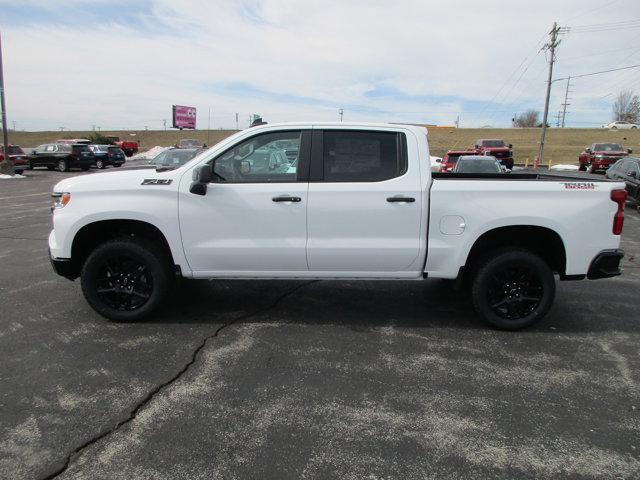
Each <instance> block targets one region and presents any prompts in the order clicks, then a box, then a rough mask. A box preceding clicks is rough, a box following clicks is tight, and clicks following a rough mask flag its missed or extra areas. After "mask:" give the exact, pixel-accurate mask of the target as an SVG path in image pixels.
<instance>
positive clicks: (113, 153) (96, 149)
mask: <svg viewBox="0 0 640 480" xmlns="http://www.w3.org/2000/svg"><path fill="white" fill-rule="evenodd" d="M89 150H91V151H92V152H93V163H94V165H95V166H96V167H97V168H99V169H103V168H105V167H106V166H107V165H113V166H114V167H120V166H122V164H123V163H124V162H125V160H126V156H125V154H124V151H123V150H122V149H121V148H120V147H116V146H114V145H89Z"/></svg>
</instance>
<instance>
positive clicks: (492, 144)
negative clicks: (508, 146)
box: [482, 140, 505, 148]
mask: <svg viewBox="0 0 640 480" xmlns="http://www.w3.org/2000/svg"><path fill="white" fill-rule="evenodd" d="M482 146H483V147H489V148H500V147H504V146H505V145H504V142H503V141H502V140H483V141H482Z"/></svg>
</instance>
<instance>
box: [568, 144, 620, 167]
mask: <svg viewBox="0 0 640 480" xmlns="http://www.w3.org/2000/svg"><path fill="white" fill-rule="evenodd" d="M630 153H632V151H631V150H627V149H624V148H623V147H622V145H620V144H619V143H592V144H591V146H590V147H586V148H585V149H584V151H583V152H582V153H581V154H580V156H579V157H578V162H580V170H582V171H583V172H584V171H587V170H588V171H590V172H591V173H594V172H597V171H598V170H607V169H608V168H609V167H610V166H611V165H613V164H614V163H616V162H617V161H618V160H620V159H621V158H622V157H626V156H627V155H629V154H630Z"/></svg>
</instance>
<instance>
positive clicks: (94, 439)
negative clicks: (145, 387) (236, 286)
mask: <svg viewBox="0 0 640 480" xmlns="http://www.w3.org/2000/svg"><path fill="white" fill-rule="evenodd" d="M319 281H320V280H312V281H310V282H306V283H303V284H301V285H297V286H296V287H294V288H291V289H289V290H287V291H286V292H284V293H282V294H281V295H279V296H278V297H277V298H276V299H275V300H274V301H273V302H271V303H270V304H269V305H267V306H266V307H263V308H260V309H258V310H255V311H253V312H250V313H247V314H245V315H240V316H239V317H238V318H236V319H234V320H232V321H230V322H228V323H225V324H224V325H221V326H220V327H218V328H217V329H216V330H215V331H214V332H213V333H211V334H210V335H207V336H205V337H204V338H203V339H202V341H201V342H200V344H199V345H198V346H197V347H196V348H195V349H194V351H193V352H192V354H191V358H190V359H189V361H188V362H187V363H185V364H184V366H183V367H182V368H181V369H180V370H179V371H178V372H177V373H176V374H175V375H174V376H173V377H171V378H170V379H169V380H166V381H165V382H162V383H160V384H159V385H157V386H156V387H155V388H153V389H152V390H150V391H149V393H147V395H145V396H144V397H143V398H142V399H141V400H140V401H139V402H138V404H137V405H136V406H135V407H134V408H133V409H132V410H131V411H130V412H129V415H128V416H127V418H125V419H123V420H120V421H119V422H118V423H116V424H115V425H114V426H113V427H112V428H109V429H107V430H103V431H101V432H99V433H98V434H97V435H95V436H93V437H91V438H90V439H89V440H87V441H85V442H84V443H82V444H81V445H79V446H77V447H76V448H74V449H73V450H72V451H71V452H69V453H68V454H67V455H66V457H65V459H64V461H63V462H62V465H61V466H60V467H58V468H56V469H55V470H54V471H53V472H51V473H48V474H46V475H45V476H42V477H40V480H52V479H54V478H57V477H58V476H59V475H61V474H63V473H64V472H65V471H66V470H67V469H68V468H69V467H70V466H71V462H72V461H73V460H74V459H75V458H77V457H79V456H80V455H82V452H83V450H85V449H86V448H87V447H90V446H91V445H93V444H95V443H97V442H99V441H100V440H102V439H103V438H105V437H108V436H109V435H111V434H112V433H115V432H117V431H118V430H119V429H120V428H121V427H123V426H124V425H126V424H128V423H129V422H131V421H132V420H134V419H135V418H136V416H137V415H138V412H140V410H142V409H143V408H144V407H145V406H146V405H148V404H149V402H151V401H152V400H153V398H154V397H155V396H156V395H157V394H158V393H159V392H160V391H161V390H163V389H164V388H165V387H168V386H169V385H171V384H172V383H174V382H175V381H177V380H179V379H180V377H182V375H184V374H185V373H186V372H187V371H188V370H189V368H190V367H191V366H192V365H193V364H194V363H195V362H196V360H197V359H198V354H199V353H200V352H201V351H202V350H203V349H204V348H205V347H206V346H207V343H208V341H209V340H211V339H212V338H215V337H217V336H218V335H219V334H220V332H221V331H222V330H224V329H225V328H227V327H230V326H232V325H234V324H236V323H238V322H240V321H242V320H246V319H248V318H251V317H254V316H256V315H260V314H262V313H265V312H268V311H269V310H271V309H273V308H275V307H277V306H278V304H279V303H280V302H282V301H283V300H284V299H285V298H287V297H289V296H291V295H293V294H294V293H296V292H298V291H299V290H301V289H302V288H304V287H306V286H308V285H311V284H313V283H316V282H319Z"/></svg>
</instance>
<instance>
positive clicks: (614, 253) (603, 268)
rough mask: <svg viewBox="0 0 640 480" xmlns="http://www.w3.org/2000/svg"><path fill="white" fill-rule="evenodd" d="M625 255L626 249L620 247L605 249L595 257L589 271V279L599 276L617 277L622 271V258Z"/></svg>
mask: <svg viewBox="0 0 640 480" xmlns="http://www.w3.org/2000/svg"><path fill="white" fill-rule="evenodd" d="M622 257H624V251H623V250H620V249H614V250H603V251H601V252H600V253H599V254H598V255H596V258H594V259H593V261H592V262H591V265H590V266H589V271H588V272H587V278H588V279H589V280H596V279H598V278H610V277H617V276H618V275H620V274H621V273H622V270H620V260H622Z"/></svg>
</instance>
